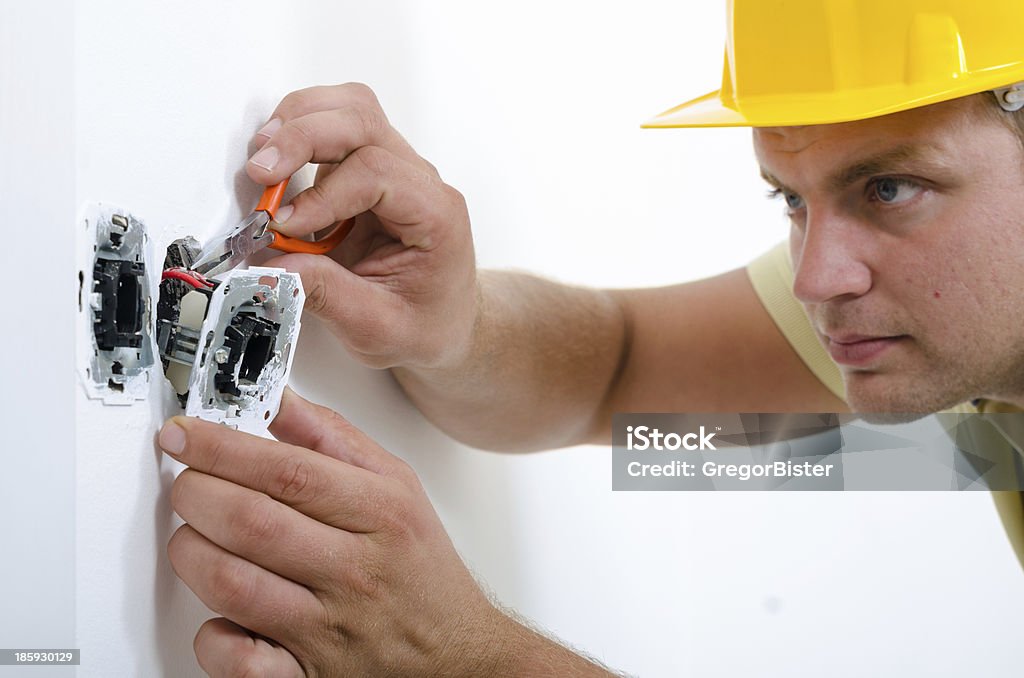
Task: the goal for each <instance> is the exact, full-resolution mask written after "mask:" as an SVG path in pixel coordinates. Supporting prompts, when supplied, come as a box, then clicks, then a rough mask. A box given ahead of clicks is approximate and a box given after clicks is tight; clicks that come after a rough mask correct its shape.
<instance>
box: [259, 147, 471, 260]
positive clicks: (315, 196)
mask: <svg viewBox="0 0 1024 678" xmlns="http://www.w3.org/2000/svg"><path fill="white" fill-rule="evenodd" d="M291 205H292V207H293V208H294V212H292V214H291V216H289V217H288V220H287V221H286V222H285V223H283V224H279V225H278V228H279V229H280V230H281V231H283V232H285V233H287V234H289V235H294V236H300V235H306V234H309V233H312V232H313V231H316V230H318V229H321V228H323V227H324V226H327V225H329V224H333V223H335V222H340V221H344V220H345V219H348V218H350V217H354V216H356V215H359V214H362V213H363V212H373V213H374V214H375V215H377V218H378V220H380V223H381V226H382V227H383V228H384V230H385V231H386V232H387V233H388V234H389V235H391V236H392V237H393V238H394V239H395V240H400V241H401V242H402V244H404V245H405V246H406V247H415V248H417V249H420V250H432V249H434V248H435V247H437V245H438V243H439V242H440V241H441V240H442V239H443V236H444V233H445V230H450V228H449V225H450V224H451V223H454V222H455V221H456V220H457V219H459V218H464V215H463V213H464V204H463V203H462V197H461V195H458V194H457V192H456V191H455V190H454V189H452V188H450V187H448V186H447V185H445V184H444V183H442V182H441V181H440V180H438V179H436V178H434V177H431V176H430V175H428V174H426V173H425V172H423V171H422V170H420V169H417V168H416V167H415V166H413V165H412V164H410V163H408V162H406V161H405V160H403V159H402V158H400V157H399V156H397V155H395V154H393V153H391V152H390V151H388V150H387V149H385V148H382V147H380V146H362V147H360V148H358V149H356V150H355V151H353V152H352V153H351V154H349V155H348V156H347V157H346V158H345V160H344V162H342V163H341V164H340V165H338V167H337V168H336V169H335V170H334V171H333V172H331V173H330V174H329V175H327V176H326V177H324V179H323V180H322V181H321V182H320V183H318V184H314V185H313V186H312V187H311V188H308V189H306V190H304V191H302V192H301V193H299V194H298V195H297V196H295V198H293V199H292V202H291ZM343 246H344V245H343Z"/></svg>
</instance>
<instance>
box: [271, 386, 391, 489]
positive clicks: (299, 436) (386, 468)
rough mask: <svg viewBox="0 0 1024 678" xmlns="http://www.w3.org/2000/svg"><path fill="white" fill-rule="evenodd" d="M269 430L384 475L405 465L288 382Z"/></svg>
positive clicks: (281, 436)
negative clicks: (303, 395) (300, 393)
mask: <svg viewBox="0 0 1024 678" xmlns="http://www.w3.org/2000/svg"><path fill="white" fill-rule="evenodd" d="M270 432H271V433H272V434H273V435H274V437H275V438H277V439H278V440H282V441H284V442H287V443H291V444H292V445H298V446H300V447H307V448H309V449H311V450H316V451H317V452H319V453H321V454H326V455H327V456H329V457H334V458H335V459H339V460H341V461H344V462H346V463H349V464H352V465H354V466H359V467H360V468H365V469H368V470H371V471H373V472H374V473H379V474H381V475H384V476H393V475H396V474H398V473H401V472H402V471H403V470H404V469H403V467H404V466H405V465H406V464H405V462H404V461H402V460H401V459H399V458H398V457H396V456H395V455H393V454H391V453H390V452H388V451H387V450H385V449H384V448H382V447H381V446H380V445H378V444H377V443H375V442H374V441H373V440H371V439H370V438H368V437H367V436H366V434H365V433H363V432H362V431H360V430H359V429H357V428H356V427H355V426H353V425H352V424H351V423H350V422H349V421H348V420H347V419H345V418H344V417H342V416H341V415H340V414H338V413H337V412H335V411H334V410H332V409H330V408H327V407H323V406H321V405H317V404H316V403H313V402H310V401H309V400H306V399H305V398H303V397H302V396H300V395H299V394H298V393H296V392H295V391H293V390H292V389H291V387H290V386H286V387H285V389H284V393H283V395H282V396H281V409H280V411H279V412H278V415H277V417H276V418H275V419H274V421H273V423H271V425H270Z"/></svg>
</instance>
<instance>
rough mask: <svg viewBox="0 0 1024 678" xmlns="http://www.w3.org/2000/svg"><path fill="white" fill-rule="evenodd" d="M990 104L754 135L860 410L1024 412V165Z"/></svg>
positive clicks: (821, 327) (803, 297) (829, 345)
mask: <svg viewBox="0 0 1024 678" xmlns="http://www.w3.org/2000/svg"><path fill="white" fill-rule="evenodd" d="M980 96H989V97H990V96H991V95H989V94H984V95H980ZM987 105H991V104H990V103H989V102H987V101H984V100H981V99H979V98H977V97H968V98H965V99H959V100H956V101H952V102H947V103H943V104H938V105H934V106H929V107H925V108H919V109H914V110H910V111H906V112H902V113H897V114H893V115H889V116H885V117H881V118H875V119H871V120H865V121H858V122H850V123H841V124H835V125H815V126H806V127H774V128H761V129H755V130H754V146H755V150H756V153H757V157H758V160H759V161H760V163H761V168H762V172H763V174H764V176H765V178H766V179H767V180H768V181H769V183H772V184H773V185H774V186H775V187H776V188H778V189H779V194H780V196H781V197H783V198H784V199H785V203H786V209H787V212H788V214H789V216H790V219H791V222H792V226H791V231H790V251H791V253H792V258H793V268H794V273H795V275H796V279H795V282H794V293H795V294H796V296H797V298H798V299H799V300H800V301H801V302H802V303H803V304H804V307H805V309H806V311H807V315H808V317H809V318H810V320H811V322H812V324H813V326H814V329H815V332H816V333H817V335H818V338H819V339H820V340H821V341H822V343H823V344H824V346H825V348H826V349H827V350H828V351H829V353H830V354H831V356H832V359H833V360H834V361H835V362H836V363H837V364H838V365H839V367H840V369H841V371H842V373H843V376H844V379H845V381H846V393H847V400H848V402H849V404H850V407H851V409H853V410H854V411H855V412H879V413H886V412H888V413H899V412H916V413H926V412H934V411H937V410H940V409H944V408H946V407H949V406H952V405H955V404H957V403H960V402H963V401H965V400H968V399H970V398H975V397H991V398H998V399H1001V400H1007V401H1013V402H1017V403H1024V155H1022V152H1021V148H1020V145H1019V143H1018V141H1017V138H1016V136H1015V135H1014V134H1013V133H1012V132H1011V131H1010V130H1009V129H1008V128H1007V127H1006V126H1004V125H1003V124H1001V123H1000V122H999V121H998V120H995V119H993V117H994V116H991V115H988V114H986V112H985V111H983V110H981V109H980V108H979V107H981V106H987ZM880 418H883V417H880Z"/></svg>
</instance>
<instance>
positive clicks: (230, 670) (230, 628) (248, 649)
mask: <svg viewBox="0 0 1024 678" xmlns="http://www.w3.org/2000/svg"><path fill="white" fill-rule="evenodd" d="M192 648H193V649H194V650H195V653H196V659H198V660H199V666H200V667H202V669H203V670H204V671H206V673H207V674H208V675H210V676H213V678H219V677H220V676H253V677H254V678H255V677H256V676H266V677H267V678H272V677H276V676H281V678H291V677H294V678H304V676H305V675H306V674H305V672H304V671H303V670H302V666H301V665H300V664H299V662H298V660H296V659H295V657H294V656H293V655H292V653H291V652H289V651H288V650H286V649H285V648H284V647H282V646H281V645H278V644H277V643H275V642H273V641H270V640H266V639H264V638H261V637H259V636H254V635H253V634H251V633H249V631H247V630H246V629H244V628H242V627H241V626H239V625H238V624H235V623H234V622H232V621H229V620H227V619H224V618H223V617H218V618H215V619H209V620H207V621H206V622H205V623H204V624H203V625H202V626H200V627H199V632H198V633H197V634H196V638H195V640H194V641H193V642H192Z"/></svg>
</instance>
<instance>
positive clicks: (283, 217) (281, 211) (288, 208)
mask: <svg viewBox="0 0 1024 678" xmlns="http://www.w3.org/2000/svg"><path fill="white" fill-rule="evenodd" d="M294 211H295V207H293V206H292V205H282V206H281V207H278V208H277V214H275V215H274V222H275V223H277V224H284V222H286V221H288V218H289V217H291V216H292V212H294Z"/></svg>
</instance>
